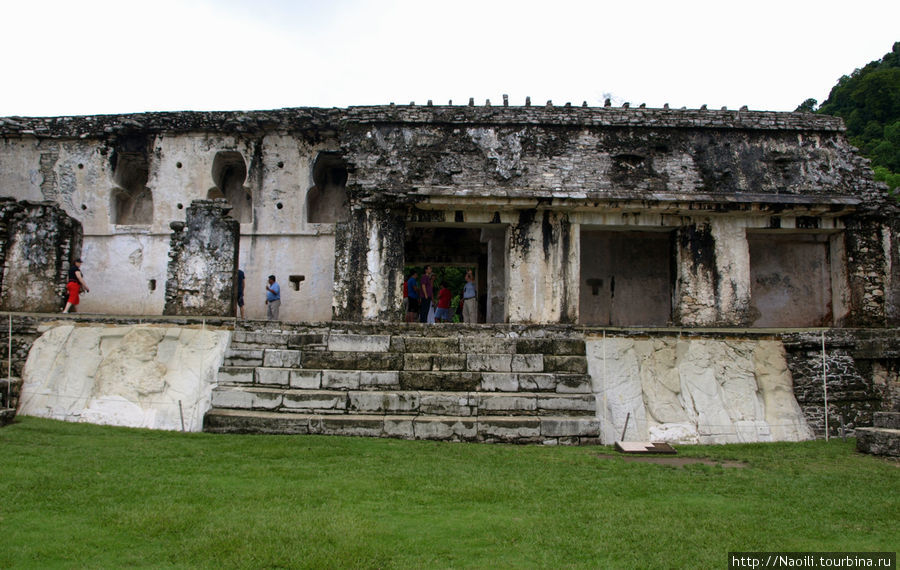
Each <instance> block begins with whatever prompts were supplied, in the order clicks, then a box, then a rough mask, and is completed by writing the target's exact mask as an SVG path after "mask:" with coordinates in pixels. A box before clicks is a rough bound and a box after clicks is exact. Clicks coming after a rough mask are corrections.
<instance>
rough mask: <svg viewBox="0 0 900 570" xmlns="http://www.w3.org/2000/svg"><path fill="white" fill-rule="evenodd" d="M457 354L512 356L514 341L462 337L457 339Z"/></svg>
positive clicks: (514, 349) (514, 347)
mask: <svg viewBox="0 0 900 570" xmlns="http://www.w3.org/2000/svg"><path fill="white" fill-rule="evenodd" d="M459 352H466V353H475V354H512V353H514V352H516V339H511V338H495V337H490V336H464V337H460V339H459Z"/></svg>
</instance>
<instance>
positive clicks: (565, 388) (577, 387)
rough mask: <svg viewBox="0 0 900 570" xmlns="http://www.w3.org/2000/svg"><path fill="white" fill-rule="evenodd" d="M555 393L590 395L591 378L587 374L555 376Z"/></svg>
mask: <svg viewBox="0 0 900 570" xmlns="http://www.w3.org/2000/svg"><path fill="white" fill-rule="evenodd" d="M556 391H557V392H559V393H560V394H590V393H591V391H592V386H591V377H590V376H589V375H587V374H557V375H556Z"/></svg>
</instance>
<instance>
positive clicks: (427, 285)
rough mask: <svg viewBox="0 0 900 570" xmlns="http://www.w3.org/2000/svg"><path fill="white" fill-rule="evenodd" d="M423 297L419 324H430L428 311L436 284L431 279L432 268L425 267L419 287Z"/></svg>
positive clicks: (420, 301) (420, 305) (420, 304)
mask: <svg viewBox="0 0 900 570" xmlns="http://www.w3.org/2000/svg"><path fill="white" fill-rule="evenodd" d="M419 290H420V291H421V292H422V297H421V299H419V322H420V323H427V322H428V310H429V309H431V300H432V299H433V298H434V283H433V282H432V277H431V266H430V265H426V266H425V273H423V274H422V283H421V284H420V285H419Z"/></svg>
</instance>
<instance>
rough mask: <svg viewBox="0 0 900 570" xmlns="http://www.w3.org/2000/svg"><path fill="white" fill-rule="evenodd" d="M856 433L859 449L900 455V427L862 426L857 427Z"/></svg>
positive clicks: (893, 455) (857, 447)
mask: <svg viewBox="0 0 900 570" xmlns="http://www.w3.org/2000/svg"><path fill="white" fill-rule="evenodd" d="M855 435H856V449H857V451H861V452H863V453H871V454H873V455H887V456H890V457H900V429H891V428H882V427H861V428H856V430H855Z"/></svg>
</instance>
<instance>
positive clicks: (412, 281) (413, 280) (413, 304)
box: [406, 269, 419, 323]
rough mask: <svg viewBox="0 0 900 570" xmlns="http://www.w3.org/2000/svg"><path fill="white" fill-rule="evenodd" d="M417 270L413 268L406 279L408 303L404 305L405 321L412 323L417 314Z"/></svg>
mask: <svg viewBox="0 0 900 570" xmlns="http://www.w3.org/2000/svg"><path fill="white" fill-rule="evenodd" d="M418 277H419V272H418V271H416V270H415V269H413V271H412V273H410V274H409V279H407V280H406V294H407V295H408V296H409V303H408V305H407V307H406V322H407V323H414V322H416V318H418V316H419V280H418Z"/></svg>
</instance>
